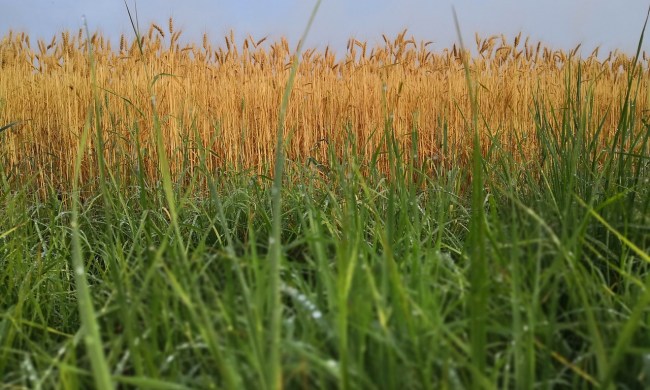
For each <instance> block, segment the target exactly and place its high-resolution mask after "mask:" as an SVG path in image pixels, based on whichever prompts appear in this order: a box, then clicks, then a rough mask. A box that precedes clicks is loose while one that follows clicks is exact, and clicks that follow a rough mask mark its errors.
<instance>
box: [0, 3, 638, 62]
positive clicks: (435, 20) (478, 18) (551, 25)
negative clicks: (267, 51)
mask: <svg viewBox="0 0 650 390" xmlns="http://www.w3.org/2000/svg"><path fill="white" fill-rule="evenodd" d="M127 2H128V4H129V6H130V7H131V9H132V10H133V6H134V2H133V0H127ZM314 4H315V0H276V1H270V0H265V1H262V0H255V1H254V0H238V1H209V0H187V1H181V0H139V1H137V9H138V16H139V20H140V25H141V27H142V28H146V27H148V25H149V23H150V22H157V23H158V24H160V25H166V23H167V19H168V18H169V17H170V16H172V17H173V18H174V23H175V26H176V28H177V29H178V28H181V29H182V30H183V31H184V32H183V37H184V39H185V40H195V41H196V42H200V37H201V35H202V34H203V32H208V33H209V35H210V37H211V39H212V41H214V42H223V40H222V38H223V36H224V35H226V34H227V33H228V31H230V29H233V30H234V31H235V33H236V36H237V37H239V38H241V37H243V36H245V35H247V34H251V35H253V37H255V38H261V37H263V36H267V35H268V36H269V37H270V38H278V37H280V36H286V37H288V38H289V40H290V43H292V44H295V43H296V42H297V40H298V38H299V36H300V35H301V32H302V30H303V28H304V26H305V23H306V21H307V20H308V17H309V14H310V12H311V10H312V8H313V5H314ZM452 5H453V6H455V8H456V12H457V13H458V17H459V19H460V23H461V28H462V31H463V36H464V39H465V40H466V41H469V42H473V36H474V32H479V33H481V34H482V35H484V36H488V35H491V34H500V33H503V34H505V35H506V36H508V37H514V36H515V35H516V34H517V33H518V32H519V31H521V32H523V34H524V35H529V36H530V37H531V38H532V39H533V40H542V41H543V42H545V43H547V44H549V45H550V46H553V47H557V48H565V49H566V48H573V47H574V46H575V45H577V44H578V43H582V44H583V50H582V54H583V55H588V54H589V53H590V52H591V50H592V49H593V48H595V47H596V46H601V54H602V52H603V51H609V50H612V49H615V48H618V49H620V50H622V51H624V52H628V53H630V54H632V53H633V52H634V51H635V49H636V45H637V43H638V38H639V34H640V32H641V28H642V25H643V21H644V19H645V14H646V11H647V9H648V6H649V5H650V1H648V0H620V1H616V0H455V1H451V0H442V1H433V0H402V1H398V0H356V1H352V0H347V1H346V0H323V2H322V4H321V8H320V11H319V13H318V15H317V17H316V20H315V24H314V26H313V28H312V31H311V33H310V38H309V40H308V42H307V43H308V45H309V46H311V47H320V48H324V47H325V45H328V44H329V45H331V46H333V47H334V48H335V49H336V52H337V53H339V54H341V53H342V52H343V51H344V49H345V45H346V42H347V40H348V38H350V37H355V38H357V39H360V40H367V41H368V42H369V43H370V44H374V43H379V42H381V34H382V33H386V34H387V35H389V36H391V37H394V36H395V35H396V34H397V33H398V32H399V31H401V30H403V29H404V28H408V29H409V36H410V35H413V36H415V38H416V39H417V40H431V41H433V42H434V46H433V48H434V50H435V49H443V48H445V47H448V46H449V45H450V44H452V43H454V42H455V41H456V40H457V38H456V33H455V28H454V24H453V16H452V11H451V9H452ZM0 10H1V11H0V26H2V29H3V30H4V31H2V33H3V34H4V33H5V32H6V31H7V30H8V29H13V30H16V31H25V32H27V33H29V34H30V36H32V38H45V39H48V38H51V37H52V35H53V34H55V33H56V32H60V31H62V30H63V29H70V30H73V31H76V30H77V29H78V28H79V27H81V26H82V16H83V15H85V16H86V19H87V21H88V24H89V27H90V29H91V31H94V30H96V29H98V30H100V31H102V32H103V33H104V34H106V35H108V36H109V37H111V39H113V40H114V39H116V38H119V35H120V34H121V33H126V34H128V35H129V36H132V33H131V28H130V24H129V19H128V15H127V12H126V9H125V6H124V1H123V0H92V1H90V0H89V1H82V0H77V1H74V0H21V1H16V0H0ZM648 41H649V42H650V37H648ZM115 43H116V42H115ZM644 49H645V50H646V51H650V50H649V49H650V43H645V44H644Z"/></svg>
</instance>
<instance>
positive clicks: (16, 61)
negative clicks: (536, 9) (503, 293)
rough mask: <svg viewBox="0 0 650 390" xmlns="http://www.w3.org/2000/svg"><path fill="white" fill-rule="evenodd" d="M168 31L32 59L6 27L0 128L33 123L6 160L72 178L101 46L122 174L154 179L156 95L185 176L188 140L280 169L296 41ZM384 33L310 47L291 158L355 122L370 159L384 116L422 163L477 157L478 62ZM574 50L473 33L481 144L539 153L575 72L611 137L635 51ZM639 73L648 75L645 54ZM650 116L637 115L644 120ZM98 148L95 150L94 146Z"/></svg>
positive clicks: (296, 104)
mask: <svg viewBox="0 0 650 390" xmlns="http://www.w3.org/2000/svg"><path fill="white" fill-rule="evenodd" d="M168 27H169V34H170V39H169V41H167V42H165V41H163V40H162V39H164V37H165V33H164V31H163V30H162V29H161V28H160V27H159V26H158V25H156V24H152V25H151V27H150V29H149V34H147V35H146V36H143V37H141V39H142V42H141V44H142V49H143V53H144V54H141V53H140V50H139V49H138V43H137V41H136V40H135V39H133V40H132V41H130V42H129V40H128V39H127V38H126V37H124V36H122V37H121V38H120V45H119V50H117V51H113V50H111V46H110V42H109V41H108V40H107V39H104V37H103V36H101V35H100V34H97V33H96V34H94V35H93V36H92V38H91V40H90V42H89V41H88V40H86V39H84V38H83V34H82V32H81V31H80V32H79V33H78V34H77V35H76V36H75V35H73V34H70V33H68V32H63V33H62V34H61V36H60V37H61V39H57V37H54V38H53V39H52V41H51V42H50V43H49V44H46V42H44V41H40V40H39V41H38V44H37V46H38V49H37V50H36V51H34V50H33V49H32V48H31V46H30V41H29V37H28V36H27V35H25V34H15V33H13V32H9V33H8V34H7V35H6V36H5V37H4V38H3V39H2V40H1V41H0V122H1V123H0V125H2V124H3V123H5V122H6V123H9V122H11V121H15V120H23V121H25V122H24V124H23V126H22V128H20V129H12V131H7V132H5V133H4V134H3V138H2V145H0V148H1V149H0V151H1V152H2V153H4V155H5V156H6V157H7V159H8V161H9V166H14V167H15V166H26V168H31V169H36V168H37V169H38V172H39V175H40V176H39V178H38V179H39V181H40V183H41V184H42V185H44V186H45V185H50V184H55V185H58V184H64V185H65V183H67V182H68V181H69V180H70V176H71V174H72V166H71V164H70V162H71V161H74V158H73V156H74V154H75V153H76V150H77V149H76V145H77V142H78V140H79V134H80V133H81V129H82V127H83V126H84V123H85V121H86V118H87V115H88V113H89V110H92V104H93V103H92V102H93V96H92V92H91V85H92V82H91V76H90V68H89V60H88V45H89V44H91V43H92V45H93V50H94V58H95V61H96V80H97V84H98V87H100V91H101V98H100V103H101V104H102V112H103V116H102V117H101V118H100V121H101V124H102V127H103V129H104V134H105V136H106V145H105V150H104V151H103V153H104V156H105V158H106V160H107V163H108V164H109V166H110V167H112V169H115V170H116V171H115V172H116V173H119V174H122V175H126V176H128V174H129V172H131V171H132V170H133V169H135V168H134V167H131V166H127V165H126V164H131V163H133V162H134V161H136V160H137V159H136V158H135V156H137V155H138V153H140V154H141V155H142V158H143V159H144V162H145V164H144V166H142V167H138V169H140V170H142V171H144V172H145V173H146V174H147V175H148V176H149V177H155V176H156V175H155V172H156V164H155V161H156V160H155V154H154V153H153V151H154V150H155V146H154V143H153V140H154V137H153V136H152V127H153V122H152V118H153V112H152V109H153V108H152V104H151V102H152V96H151V95H150V93H151V92H153V94H155V109H156V110H157V111H158V113H159V115H160V117H161V118H162V119H163V129H162V130H163V134H164V137H165V140H166V146H167V148H168V153H169V155H170V158H171V162H172V169H173V171H174V172H178V171H179V170H180V169H189V170H193V169H195V168H196V166H197V165H198V163H199V162H198V161H199V159H198V155H197V154H196V153H195V152H192V150H195V149H191V148H190V149H187V148H186V151H188V150H189V152H188V153H189V154H186V155H181V154H180V153H179V151H180V150H182V149H183V148H182V146H183V143H184V142H187V141H190V142H199V143H201V144H202V145H204V146H206V147H208V148H209V149H210V150H211V151H212V152H211V153H210V154H209V156H208V157H209V161H208V165H209V167H210V168H217V167H223V166H225V165H227V164H234V163H237V162H243V163H244V165H245V167H249V168H253V169H257V170H258V171H261V170H263V169H264V167H265V165H267V164H272V163H273V161H272V159H273V155H274V153H273V150H274V147H275V145H274V141H275V139H276V137H275V134H274V133H275V131H276V124H277V116H278V106H279V104H280V97H281V94H282V90H283V88H284V84H285V81H286V80H287V77H288V73H289V71H288V69H289V68H290V66H291V64H292V61H293V57H292V51H291V48H290V46H289V43H288V42H287V40H286V39H284V38H282V39H281V40H280V41H278V42H273V43H270V44H267V45H266V46H262V43H263V42H264V41H265V40H266V38H262V39H257V40H255V39H253V37H250V36H249V37H248V38H247V39H246V40H245V41H244V43H243V45H242V46H241V50H238V47H237V45H236V42H235V38H234V35H233V34H232V33H231V34H229V36H227V37H225V47H223V46H219V47H216V46H215V47H213V46H212V44H211V42H210V41H209V38H208V37H207V35H204V36H203V40H202V41H203V42H202V45H201V47H197V46H195V45H191V44H189V45H185V46H181V45H180V44H179V43H178V42H179V35H180V33H181V32H180V30H174V26H173V22H172V20H171V19H170V20H169V25H168ZM153 31H156V32H157V33H158V34H153ZM383 39H384V45H380V46H376V47H373V48H370V50H368V45H367V43H366V42H361V41H358V40H356V39H352V40H350V42H349V44H348V50H347V52H346V53H344V55H342V56H340V57H336V56H335V55H334V53H333V51H332V50H331V49H330V48H329V47H328V48H326V49H325V50H324V51H323V52H320V51H316V50H307V51H305V52H304V54H303V55H302V58H301V59H302V62H301V64H300V67H299V72H298V77H297V80H296V84H295V89H294V92H293V94H292V97H291V102H290V105H289V110H288V114H287V123H286V129H287V132H288V133H291V137H290V144H289V145H288V156H289V158H292V159H297V160H303V161H304V160H305V159H306V158H308V157H312V158H315V159H316V160H319V161H322V159H324V158H325V155H326V153H327V151H326V150H325V149H326V148H315V146H316V145H320V144H321V141H322V140H327V141H328V142H327V144H328V145H330V146H332V145H338V144H341V143H342V141H343V138H345V137H347V134H346V131H345V129H346V128H349V129H350V130H351V131H352V133H353V135H354V136H355V138H356V141H357V142H358V145H359V152H360V153H368V154H370V153H372V152H373V151H374V150H376V148H377V147H378V145H379V142H380V140H381V136H382V129H383V128H384V125H385V123H386V118H390V119H391V126H392V131H394V134H395V136H396V138H397V140H398V141H399V142H400V143H401V144H402V145H403V146H405V150H410V148H409V146H410V145H409V143H410V142H411V139H412V138H411V136H410V134H411V132H412V131H414V130H415V131H417V132H418V138H417V142H418V150H419V151H420V154H421V157H422V158H435V159H438V160H440V159H442V160H448V159H450V158H451V157H452V156H451V153H452V152H451V151H453V153H454V156H453V158H454V159H455V161H459V162H462V161H464V159H466V158H467V156H468V153H469V147H470V145H471V142H470V138H469V131H468V129H467V115H468V113H469V112H471V110H470V102H469V101H468V97H467V85H466V82H465V78H464V73H463V69H462V56H464V55H470V54H469V53H468V52H465V53H463V52H462V50H461V49H460V48H458V47H456V46H453V47H452V48H451V49H444V50H441V51H438V52H434V51H433V49H432V45H431V42H420V43H417V42H416V40H415V39H414V38H413V37H410V38H408V39H407V37H406V31H404V32H402V33H400V34H399V35H398V36H397V38H396V39H394V40H391V39H389V38H388V37H387V36H385V35H383ZM499 41H500V42H499ZM578 50H579V47H576V48H575V49H573V50H571V51H570V52H569V53H566V52H564V51H561V50H553V49H551V48H548V47H544V45H542V44H541V43H539V42H537V43H531V42H529V39H528V38H526V39H525V41H523V42H522V37H521V34H520V35H518V36H517V37H515V38H514V41H513V42H509V41H508V39H507V38H506V37H504V36H501V37H498V36H492V37H488V38H485V39H482V38H481V37H479V36H477V37H476V53H478V55H475V56H472V57H471V58H470V66H471V71H472V77H473V79H474V80H475V81H476V82H477V85H478V86H479V87H478V94H477V98H478V104H479V107H480V110H481V113H482V117H481V129H482V135H483V141H484V146H485V148H488V147H490V145H491V144H493V143H494V142H499V143H500V145H501V146H502V147H505V148H513V149H514V148H515V144H516V142H517V141H516V140H521V139H525V140H526V143H525V144H524V146H523V148H524V150H523V152H524V154H525V155H526V157H527V158H531V156H535V151H536V148H537V145H536V142H535V137H534V131H535V118H534V113H533V112H532V110H531V108H532V107H533V101H534V99H535V98H538V99H541V100H542V101H543V102H544V104H546V105H547V107H553V108H554V109H555V110H556V111H558V112H561V111H562V110H566V109H568V107H567V106H566V102H567V88H566V87H567V80H573V82H574V83H575V80H576V74H577V73H576V72H577V70H578V68H579V67H580V70H581V72H582V84H581V85H580V89H581V91H583V92H584V93H586V92H588V93H590V94H591V95H593V102H594V106H593V108H592V110H593V115H592V117H593V118H594V121H597V120H600V118H601V117H603V116H604V115H605V114H606V113H607V116H606V119H605V124H604V131H605V133H606V135H607V133H609V132H611V131H612V130H613V129H615V127H616V123H617V119H618V115H619V112H618V110H619V104H618V103H619V101H620V100H621V99H622V97H623V96H624V92H625V89H626V85H627V79H628V69H630V67H631V64H632V58H630V57H629V56H626V55H624V54H622V53H619V52H613V53H610V54H609V57H607V58H606V59H604V60H603V59H600V58H599V57H598V56H597V55H598V50H597V49H596V50H594V52H593V53H592V54H591V55H590V56H589V57H587V58H586V59H580V58H579V57H578V55H577V52H578ZM643 58H646V57H645V53H644V57H643ZM578 65H579V66H578ZM643 65H644V66H643V67H642V69H643V72H647V69H648V67H647V60H646V62H645V63H644V64H643ZM162 73H167V74H173V75H174V77H162V78H159V79H158V80H157V82H156V83H155V84H153V87H151V89H150V85H151V82H152V80H153V78H154V76H155V75H158V74H162ZM574 89H575V88H574ZM638 91H639V94H640V95H639V97H640V98H639V101H640V102H647V101H648V98H649V96H648V94H647V91H648V78H647V77H642V78H640V85H639V88H638ZM384 102H385V103H384ZM647 108H648V106H647V104H646V105H645V106H640V105H639V106H637V107H635V108H634V109H636V110H638V111H639V113H640V112H641V111H642V110H645V109H647ZM416 113H417V115H415V114H416ZM593 125H594V126H595V123H594V124H593ZM515 133H516V134H515ZM445 134H446V136H447V139H446V140H443V135H445ZM515 135H516V137H515ZM90 143H91V145H90V146H91V147H94V146H95V144H94V143H95V141H94V140H93V141H90ZM443 145H446V146H447V149H443ZM335 152H336V151H335ZM2 153H0V155H3V154H2ZM193 153H194V154H193ZM337 153H339V154H340V151H339V152H337ZM445 153H446V155H445ZM315 154H316V155H315ZM93 159H94V157H93V155H92V154H91V155H89V156H88V157H87V161H86V162H85V164H84V171H83V175H84V176H85V177H86V178H92V177H95V172H94V171H93V170H94V169H95V165H96V164H94V163H93ZM7 169H10V168H7Z"/></svg>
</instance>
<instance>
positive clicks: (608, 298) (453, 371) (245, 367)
mask: <svg viewBox="0 0 650 390" xmlns="http://www.w3.org/2000/svg"><path fill="white" fill-rule="evenodd" d="M631 74H633V72H631ZM578 75H580V72H578ZM156 77H158V76H155V77H153V78H152V80H154V82H155V79H156ZM636 77H640V76H636ZM468 85H469V86H470V89H471V88H472V81H471V79H470V80H469V81H468ZM634 85H635V78H634V77H631V78H630V80H629V89H630V91H631V93H630V94H629V96H628V97H627V98H626V99H625V101H624V102H623V103H620V104H623V105H624V107H629V106H630V105H633V104H636V103H637V102H636V98H635V94H634V91H635V88H634ZM566 92H567V98H566V104H565V105H564V107H563V108H562V110H560V108H559V107H548V106H547V105H546V103H545V100H544V95H543V91H540V92H539V94H538V99H537V101H536V103H535V105H534V106H533V107H531V110H532V111H533V112H535V113H536V128H535V129H532V130H533V131H531V132H529V137H530V138H529V139H532V138H534V139H535V142H537V143H539V145H540V148H541V150H540V156H539V158H528V159H524V160H523V161H525V163H520V162H517V161H521V159H519V158H518V157H519V154H520V153H522V151H521V150H517V149H516V150H507V149H504V148H502V147H501V145H499V144H492V145H490V147H489V149H488V151H487V152H486V153H483V154H481V153H478V151H480V150H481V148H480V145H479V144H478V139H477V140H476V141H475V142H476V144H475V148H474V150H475V153H474V155H473V158H472V161H471V165H469V166H461V165H460V164H450V165H448V166H443V165H440V164H437V163H436V161H431V160H427V159H425V158H424V156H418V153H417V152H418V151H417V146H415V145H417V142H413V141H417V136H418V135H417V133H416V132H415V131H413V132H412V133H411V134H407V135H402V134H394V133H393V132H392V126H391V120H390V118H391V116H390V112H391V110H392V108H391V107H388V106H386V102H385V101H384V102H377V104H382V103H383V104H384V112H385V117H386V122H385V123H386V125H385V127H384V129H383V144H382V145H381V147H380V149H378V150H377V151H376V152H375V153H374V154H372V155H370V156H362V155H361V154H359V153H358V151H357V147H358V142H357V140H356V139H355V138H354V136H353V135H352V134H353V129H341V131H346V132H347V133H348V134H350V136H349V137H348V139H347V140H346V142H344V143H343V144H339V145H330V150H341V151H343V152H344V153H343V155H345V156H347V157H346V158H344V159H340V158H337V157H336V156H334V154H333V153H332V154H331V155H330V157H329V159H328V160H327V161H315V160H314V159H313V158H309V159H307V160H306V161H291V160H286V161H285V163H284V164H280V165H279V166H276V167H275V171H274V172H271V171H270V170H268V171H267V172H266V174H265V175H256V174H253V173H251V172H247V171H241V170H238V169H236V168H232V167H231V168H227V169H225V170H223V171H221V172H219V173H215V172H212V171H210V170H209V169H208V168H207V166H206V164H205V160H206V156H207V155H208V154H209V153H210V152H211V151H209V150H206V149H205V148H204V147H202V146H201V145H195V144H193V143H191V142H190V141H187V140H186V141H185V142H184V144H183V146H182V147H181V148H179V149H178V150H175V151H171V152H172V153H178V154H180V155H184V154H185V153H188V151H189V150H198V154H199V156H200V159H201V161H203V164H202V167H201V169H200V170H198V171H196V172H192V173H190V172H183V173H182V174H181V175H179V177H172V176H171V175H170V174H169V168H168V162H167V157H165V154H164V153H162V154H159V159H158V160H157V164H158V167H159V171H160V178H161V179H160V180H161V181H160V183H159V182H154V181H152V180H151V179H149V178H147V177H144V176H142V174H141V173H140V171H139V170H137V169H136V168H135V167H137V166H139V165H140V164H142V159H141V156H135V157H132V156H129V155H128V154H127V153H126V152H123V155H124V157H123V158H124V161H125V164H128V165H129V166H133V167H134V169H133V173H132V175H130V176H128V177H115V176H113V175H112V174H111V170H110V168H109V167H105V166H103V165H102V164H104V162H103V161H102V159H101V158H99V156H100V155H101V154H97V156H98V158H96V161H97V164H98V165H99V166H98V167H97V171H98V172H99V175H98V177H99V178H101V179H99V180H98V182H97V183H88V184H84V186H82V187H77V185H78V184H77V183H78V181H77V180H75V187H74V188H73V189H72V191H71V192H70V193H63V194H60V193H58V192H56V191H55V190H52V191H50V192H49V194H48V195H47V196H46V197H45V198H43V197H42V196H40V195H38V193H37V192H36V191H35V185H34V184H33V181H30V180H29V178H30V175H32V174H33V173H30V172H21V173H22V176H19V175H17V172H15V171H14V170H13V169H14V168H13V167H12V166H10V165H9V164H8V163H7V161H6V157H5V156H4V154H3V153H4V152H3V151H2V149H1V142H2V136H3V135H2V134H1V133H0V168H1V169H0V175H1V176H0V187H1V188H0V286H2V287H0V381H1V383H2V385H3V388H4V387H6V388H35V389H37V388H43V389H48V388H63V389H76V388H92V387H98V388H99V387H104V388H111V387H112V386H117V387H118V388H151V389H166V388H169V389H185V388H264V389H274V388H280V387H283V388H371V389H374V388H377V389H383V388H386V389H393V388H408V389H420V388H422V389H428V388H453V389H455V388H467V387H474V388H516V389H532V388H594V387H602V388H643V387H648V386H650V326H649V324H650V321H649V320H650V306H649V305H650V272H649V270H650V258H649V256H648V253H649V252H650V213H649V206H650V184H649V183H650V145H649V139H650V126H649V125H648V121H647V118H637V117H635V116H633V115H631V114H629V113H630V112H631V111H630V110H626V109H624V110H623V114H622V116H621V119H620V123H619V127H618V130H617V131H616V134H615V137H614V138H613V139H611V140H605V139H603V138H602V137H603V136H602V134H603V132H602V125H599V123H602V121H601V119H602V118H597V117H594V115H593V113H592V112H591V111H590V107H591V102H592V97H591V95H590V86H589V84H588V83H586V82H583V80H581V79H580V76H578V79H577V80H571V79H567V89H566ZM106 101H107V100H106ZM92 104H94V106H92V110H91V111H92V115H91V116H89V118H88V120H87V126H86V127H85V130H84V133H83V137H93V136H94V137H96V138H95V139H96V142H97V144H100V145H101V144H102V142H103V137H106V136H107V134H110V133H111V132H110V131H108V130H111V129H100V128H99V127H98V125H97V124H96V123H99V122H98V121H97V122H95V121H93V119H96V117H97V116H99V115H108V113H110V110H111V107H109V106H106V104H105V100H102V99H101V98H96V99H95V102H94V103H92ZM285 104H286V103H285ZM612 104H619V103H618V102H616V103H614V102H613V103H612ZM285 107H286V106H285ZM154 112H155V110H154ZM154 115H157V114H154ZM480 115H486V113H481V112H480V107H475V112H474V113H473V114H472V118H473V119H472V123H468V125H467V126H468V131H474V132H479V131H482V129H481V128H480V126H481V125H480V123H479V121H478V118H479V117H480ZM128 119H130V118H125V120H128ZM154 119H155V120H154V123H155V127H156V128H155V130H156V134H157V135H156V137H157V147H158V149H159V150H164V149H165V145H164V142H163V139H162V137H161V136H160V134H161V131H160V130H161V128H162V127H164V126H166V123H165V120H164V119H162V118H159V117H157V116H156V117H155V118H154ZM440 123H445V121H444V118H441V121H440ZM599 126H600V127H599ZM282 127H283V124H282V121H281V120H280V124H279V128H280V129H281V128H282ZM442 127H443V125H441V129H439V130H440V132H441V133H443V134H444V133H445V130H444V129H443V128H442ZM186 128H187V132H188V134H192V133H193V132H195V131H197V129H195V128H192V126H191V125H188V126H186ZM487 130H489V129H487ZM507 130H508V131H511V132H512V134H513V137H515V136H516V135H517V134H521V130H522V129H507ZM7 131H11V129H9V130H7ZM132 131H133V132H134V133H137V132H138V129H137V127H134V128H133V129H132ZM404 137H410V138H411V141H412V142H411V143H410V144H411V145H414V146H412V147H411V150H410V154H409V155H410V156H411V157H410V158H408V159H406V158H405V157H404V156H405V155H406V154H405V150H404V148H402V147H401V146H400V145H401V140H403V139H405V138H404ZM445 142H446V140H445ZM517 142H518V143H519V144H520V145H522V144H523V143H524V142H527V141H526V140H525V139H518V140H517ZM282 144H283V138H281V137H279V139H278V145H282ZM80 145H85V142H83V139H82V140H81V142H80ZM603 145H605V147H603ZM84 152H85V151H84V149H83V148H80V151H79V154H78V156H79V159H78V160H77V162H76V163H77V167H78V165H79V164H80V163H81V161H82V157H83V155H84ZM90 152H92V153H96V151H88V152H87V153H90ZM117 153H120V151H119V150H118V151H117ZM278 153H280V154H279V157H280V158H279V159H278V160H279V161H284V155H283V154H282V151H281V148H279V149H278ZM449 157H450V158H451V159H452V161H454V160H453V159H454V157H455V156H454V155H453V154H450V156H449ZM314 162H315V163H316V164H313V163H314ZM385 162H388V165H389V167H390V171H389V172H388V173H386V174H383V173H381V170H380V169H379V166H380V164H383V163H385ZM315 166H318V167H321V168H322V167H326V171H327V172H326V173H323V172H321V171H319V170H317V169H314V167H315ZM86 186H87V187H86ZM75 270H83V272H75Z"/></svg>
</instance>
